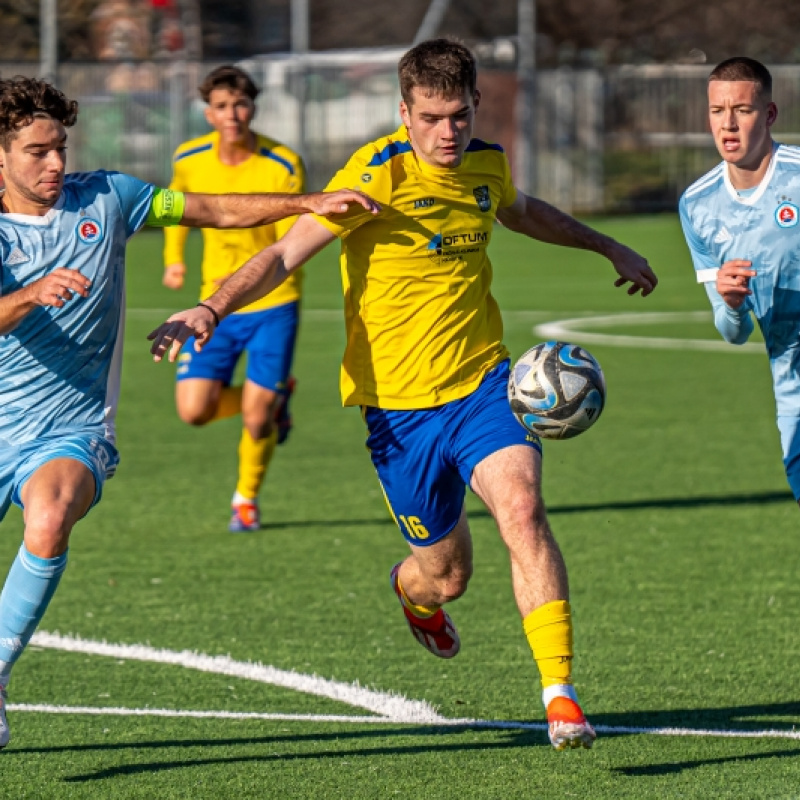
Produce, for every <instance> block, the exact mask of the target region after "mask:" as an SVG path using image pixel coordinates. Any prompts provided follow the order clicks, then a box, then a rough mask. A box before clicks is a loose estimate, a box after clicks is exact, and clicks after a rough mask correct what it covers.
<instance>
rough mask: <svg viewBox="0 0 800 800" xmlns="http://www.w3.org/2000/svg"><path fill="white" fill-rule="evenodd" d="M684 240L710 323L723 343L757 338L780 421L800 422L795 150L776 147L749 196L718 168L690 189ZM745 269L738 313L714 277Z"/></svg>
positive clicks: (798, 162) (798, 172) (799, 154)
mask: <svg viewBox="0 0 800 800" xmlns="http://www.w3.org/2000/svg"><path fill="white" fill-rule="evenodd" d="M679 209H680V216H681V224H682V225H683V232H684V235H685V236H686V241H687V243H688V245H689V249H690V251H691V254H692V260H693V261H694V268H695V270H696V273H697V280H698V282H699V283H703V284H705V287H706V291H707V293H708V296H709V298H710V300H711V304H712V306H713V308H714V322H715V324H716V326H717V329H718V330H719V331H720V333H721V334H722V335H723V336H724V337H725V339H727V340H728V341H730V342H733V343H735V344H741V343H742V342H744V341H745V340H746V339H747V337H748V336H749V335H750V333H751V332H752V330H753V322H752V319H751V313H752V315H753V316H754V317H755V319H756V321H757V322H758V325H759V327H760V328H761V331H762V333H763V335H764V341H765V344H766V349H767V353H768V355H769V361H770V367H771V369H772V379H773V385H774V389H775V402H776V406H777V412H778V416H779V417H794V418H798V417H800V226H798V222H800V148H797V147H788V146H786V145H776V146H775V148H774V150H773V155H772V160H771V162H770V165H769V168H768V170H767V173H766V175H765V176H764V178H763V180H762V181H761V183H760V184H759V185H758V186H757V187H756V188H755V189H754V190H753V191H752V192H748V193H742V194H740V193H738V192H737V191H736V189H734V187H733V185H732V184H731V181H730V178H729V176H728V167H727V164H725V163H724V162H723V163H722V164H719V165H718V166H716V167H714V169H712V170H711V171H710V172H709V173H707V174H706V175H704V176H703V177H702V178H700V180H698V181H696V182H695V183H694V184H692V185H691V186H690V187H689V188H688V189H687V190H686V192H685V193H684V194H683V196H682V197H681V200H680V206H679ZM737 258H740V259H746V260H748V261H751V262H752V264H753V269H754V270H755V272H756V275H755V277H754V278H751V279H750V288H751V290H752V292H753V294H752V295H750V296H749V297H748V298H747V300H746V301H745V303H744V305H743V306H742V308H741V309H739V310H738V311H734V310H733V309H731V308H729V307H728V306H727V304H726V303H725V301H724V300H723V299H722V297H721V296H720V294H719V293H718V292H717V290H716V286H715V282H716V278H717V270H718V269H719V267H721V266H722V265H723V264H724V263H725V262H727V261H730V260H732V259H737Z"/></svg>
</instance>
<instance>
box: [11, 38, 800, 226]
mask: <svg viewBox="0 0 800 800" xmlns="http://www.w3.org/2000/svg"><path fill="white" fill-rule="evenodd" d="M401 52H402V51H400V50H375V51H342V52H335V53H311V54H308V55H305V56H301V57H294V56H287V55H275V56H263V57H258V58H253V59H249V60H247V61H245V62H241V65H242V66H243V67H245V68H246V69H247V70H248V71H250V72H251V74H252V75H253V77H254V79H255V80H256V82H257V83H258V84H259V85H260V86H261V87H262V94H261V95H260V97H259V101H258V115H257V118H256V123H255V127H256V128H257V129H259V130H263V131H264V132H265V133H267V134H269V135H270V136H272V137H274V138H276V139H278V140H280V141H283V142H285V143H286V144H287V145H289V146H291V147H294V148H295V149H297V150H299V151H300V152H301V153H302V155H303V157H304V158H305V160H306V164H307V166H308V170H309V184H310V186H311V188H315V189H317V188H321V187H322V186H323V185H324V184H325V183H326V181H327V180H328V178H329V177H330V176H331V175H332V174H333V173H334V172H335V171H336V170H337V169H338V168H339V167H340V166H341V165H342V164H343V163H344V161H345V160H346V159H347V157H348V156H349V155H350V153H352V152H353V150H355V149H356V148H358V147H360V146H361V145H362V144H364V143H365V142H367V141H369V140H371V139H374V138H376V137H377V136H380V135H382V134H385V133H389V132H390V131H392V130H394V129H395V128H396V127H397V126H398V125H399V122H400V121H399V115H398V110H397V107H398V102H399V99H400V97H399V90H398V87H397V78H396V74H395V70H396V64H397V59H398V57H399V55H400V53H401ZM215 66H218V62H215V63H210V62H192V63H164V62H148V63H136V64H109V63H92V64H69V63H67V64H62V65H61V66H60V67H59V74H58V84H59V86H60V88H61V89H62V90H63V91H64V92H65V93H66V94H67V95H68V96H69V97H73V98H75V99H77V100H78V101H79V102H80V118H79V122H78V124H77V126H76V127H75V128H74V129H73V130H72V131H71V132H70V140H69V168H70V169H71V170H85V169H97V168H101V167H102V168H105V169H118V170H122V171H125V172H129V173H131V174H134V175H138V176H139V177H141V178H144V179H146V180H149V181H153V182H155V183H159V184H164V183H166V182H168V181H169V178H170V174H171V166H170V160H171V155H172V152H173V150H174V149H175V147H176V146H177V145H178V144H179V143H180V142H181V141H183V140H185V139H187V138H189V137H192V136H198V135H200V134H201V133H204V132H206V130H207V127H206V123H205V120H204V118H203V113H202V112H203V105H202V102H201V101H200V99H199V96H198V93H197V86H198V84H199V83H200V82H201V80H202V78H203V77H204V76H205V74H206V73H207V72H208V71H209V70H211V69H212V68H214V67H215ZM37 68H38V67H37V65H34V64H20V63H8V62H0V75H2V76H3V77H10V76H12V75H15V74H35V73H36V70H37ZM708 72H709V68H708V67H706V66H684V65H670V66H652V65H648V66H624V67H615V68H609V69H604V70H588V69H587V70H579V69H571V68H560V69H554V70H541V71H540V72H539V75H538V80H537V103H536V116H535V123H534V126H533V130H531V132H530V135H531V136H532V137H533V140H534V146H535V167H536V178H535V185H536V194H538V195H539V196H540V197H543V198H544V199H546V200H548V201H549V202H552V203H554V204H555V205H557V206H559V207H560V208H563V209H565V210H570V211H575V212H589V213H606V212H611V213H613V212H631V211H633V212H636V211H657V210H667V209H674V208H675V206H676V203H677V200H678V197H679V196H680V193H681V192H682V191H683V189H684V188H685V187H686V186H687V185H688V184H690V183H691V182H692V181H693V180H695V179H696V178H697V177H699V176H700V175H701V174H702V173H703V172H705V171H706V170H708V169H710V168H711V166H713V164H714V163H716V161H717V160H718V159H717V156H716V152H715V150H714V147H713V144H712V142H711V137H710V135H709V134H708V133H707V128H706V100H705V91H706V88H705V87H706V80H707V76H708ZM772 72H773V76H774V79H775V86H774V97H775V99H776V101H777V102H778V105H779V108H780V112H781V113H780V115H779V118H778V125H777V126H776V129H775V130H776V138H778V139H779V140H781V141H784V142H788V143H800V103H798V100H800V65H798V66H777V67H773V68H772ZM514 80H515V79H514V76H513V74H512V73H508V72H506V73H502V72H498V71H494V70H491V69H482V70H481V77H480V81H479V84H480V85H481V87H482V89H483V94H484V100H483V102H482V107H481V110H480V111H479V114H478V135H480V136H482V137H483V138H488V139H492V140H494V141H499V142H500V143H501V144H503V146H504V147H506V149H507V150H509V151H511V150H512V149H513V144H514V130H513V91H514V85H515V84H514ZM503 93H504V94H503ZM493 98H494V100H495V102H494V104H492V102H491V101H492V99H493ZM512 163H513V160H512Z"/></svg>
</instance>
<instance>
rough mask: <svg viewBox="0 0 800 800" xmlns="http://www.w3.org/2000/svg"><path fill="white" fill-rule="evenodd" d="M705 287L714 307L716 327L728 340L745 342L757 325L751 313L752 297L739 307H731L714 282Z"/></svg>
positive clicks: (733, 342)
mask: <svg viewBox="0 0 800 800" xmlns="http://www.w3.org/2000/svg"><path fill="white" fill-rule="evenodd" d="M705 287H706V294H707V295H708V299H709V300H710V301H711V307H712V308H713V309H714V327H715V328H716V329H717V330H718V331H719V333H720V335H721V336H722V338H723V339H724V340H725V341H726V342H730V343H731V344H744V343H745V342H746V341H747V340H748V339H749V338H750V334H751V333H752V332H753V328H754V327H755V326H754V324H753V317H752V316H751V315H750V309H751V304H750V299H749V298H747V299H746V300H745V301H744V303H742V305H741V307H739V308H731V307H730V306H729V305H728V304H727V303H726V302H725V300H724V299H723V298H722V295H721V294H720V293H719V292H718V291H717V287H716V286H715V285H714V284H713V283H706V285H705Z"/></svg>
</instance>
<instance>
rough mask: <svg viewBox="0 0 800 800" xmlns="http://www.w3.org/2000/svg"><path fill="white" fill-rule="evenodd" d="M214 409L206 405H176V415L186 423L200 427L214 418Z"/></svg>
mask: <svg viewBox="0 0 800 800" xmlns="http://www.w3.org/2000/svg"><path fill="white" fill-rule="evenodd" d="M214 410H215V409H213V408H209V407H208V406H189V405H186V406H180V405H179V406H178V417H179V418H180V420H181V421H182V422H185V423H186V424H187V425H194V426H195V427H201V426H203V425H207V424H208V423H209V422H211V420H212V419H214Z"/></svg>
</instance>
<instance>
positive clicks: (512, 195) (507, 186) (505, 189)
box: [497, 153, 517, 208]
mask: <svg viewBox="0 0 800 800" xmlns="http://www.w3.org/2000/svg"><path fill="white" fill-rule="evenodd" d="M500 156H501V164H502V176H503V178H502V179H503V184H502V188H501V190H500V191H501V194H500V197H499V199H498V201H497V207H498V208H506V207H507V206H510V205H513V203H514V201H515V200H516V199H517V187H516V186H514V181H513V180H512V179H511V165H510V164H509V163H508V157H507V156H506V154H505V153H501V154H500Z"/></svg>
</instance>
